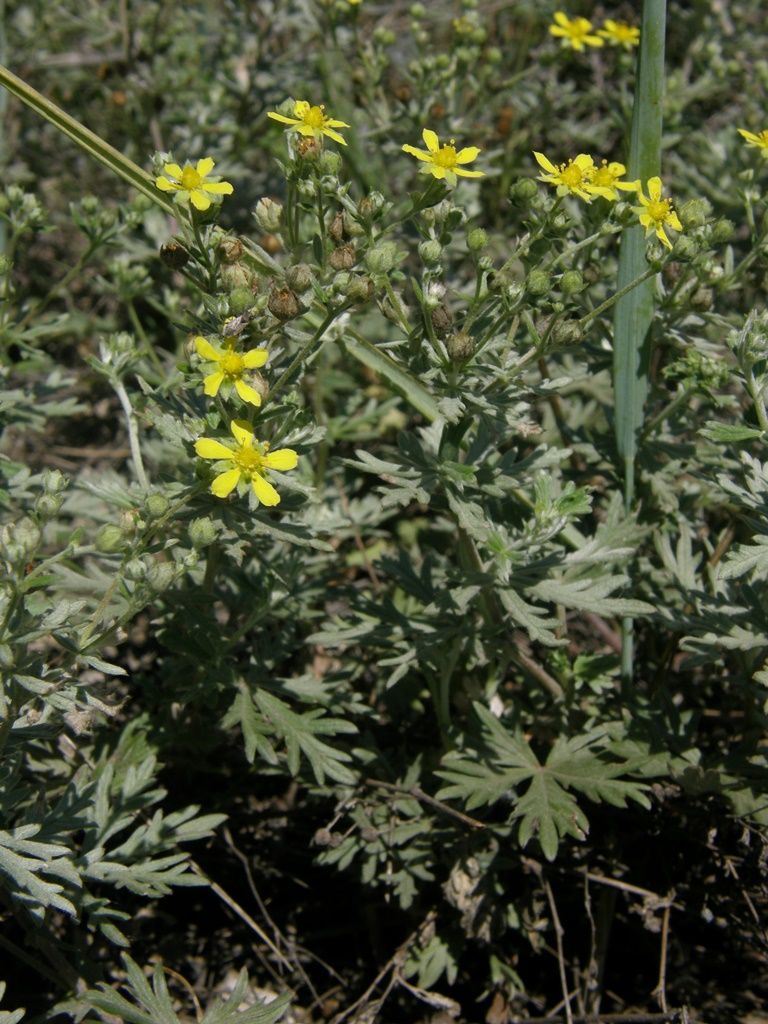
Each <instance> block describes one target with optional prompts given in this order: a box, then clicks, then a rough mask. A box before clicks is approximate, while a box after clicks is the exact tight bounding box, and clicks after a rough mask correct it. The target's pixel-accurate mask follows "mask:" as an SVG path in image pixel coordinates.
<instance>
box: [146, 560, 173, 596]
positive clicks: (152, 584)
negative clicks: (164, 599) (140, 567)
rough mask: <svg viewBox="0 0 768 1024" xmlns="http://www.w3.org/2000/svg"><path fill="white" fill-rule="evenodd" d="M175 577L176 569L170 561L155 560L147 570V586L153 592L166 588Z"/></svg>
mask: <svg viewBox="0 0 768 1024" xmlns="http://www.w3.org/2000/svg"><path fill="white" fill-rule="evenodd" d="M175 578H176V571H175V569H174V567H173V565H172V564H171V563H170V562H155V563H154V565H150V567H149V569H148V570H147V586H148V587H149V589H150V590H154V591H155V593H160V592H161V591H163V590H167V589H168V587H170V586H171V584H172V583H173V581H174V579H175Z"/></svg>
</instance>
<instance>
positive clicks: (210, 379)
mask: <svg viewBox="0 0 768 1024" xmlns="http://www.w3.org/2000/svg"><path fill="white" fill-rule="evenodd" d="M195 349H196V350H197V354H198V355H199V356H200V358H201V359H204V360H205V361H206V362H207V363H211V364H213V367H214V369H213V372H212V373H210V374H208V376H207V377H204V378H203V388H204V390H205V393H206V395H210V396H211V398H213V397H214V396H215V395H217V394H218V393H219V388H220V387H221V385H222V384H224V383H225V382H226V384H227V385H229V386H230V387H232V386H233V385H234V388H235V391H237V393H238V395H239V396H240V397H241V398H242V400H243V401H244V402H250V403H251V405H257V406H258V405H261V396H260V395H259V393H258V391H256V390H255V389H254V388H252V387H251V386H250V385H249V384H246V383H245V381H244V380H243V375H244V373H245V371H246V370H255V369H256V368H257V367H259V366H263V365H264V363H266V361H267V359H268V358H269V352H267V350H266V349H265V348H252V349H251V350H250V351H249V352H243V354H242V355H241V354H240V353H239V352H236V351H235V343H234V339H229V340H228V342H227V345H226V346H225V348H217V347H216V346H214V345H212V344H211V343H210V341H206V340H205V338H201V337H197V338H195Z"/></svg>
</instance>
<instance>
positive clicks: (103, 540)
mask: <svg viewBox="0 0 768 1024" xmlns="http://www.w3.org/2000/svg"><path fill="white" fill-rule="evenodd" d="M95 544H96V550H97V551H101V553H102V554H104V555H114V554H115V553H116V552H118V551H122V550H123V549H124V548H125V532H124V531H123V530H121V529H120V527H119V526H117V525H116V524H115V523H105V525H104V526H102V528H101V529H100V530H99V532H98V533H97V534H96V541H95Z"/></svg>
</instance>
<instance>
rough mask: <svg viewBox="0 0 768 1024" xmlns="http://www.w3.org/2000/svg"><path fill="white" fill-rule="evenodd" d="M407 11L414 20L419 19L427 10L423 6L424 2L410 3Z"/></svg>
mask: <svg viewBox="0 0 768 1024" xmlns="http://www.w3.org/2000/svg"><path fill="white" fill-rule="evenodd" d="M408 13H409V14H410V16H411V17H412V18H413V19H414V21H419V20H420V19H421V18H423V17H424V15H425V14H426V13H427V11H426V8H425V7H424V4H411V6H410V8H409V10H408Z"/></svg>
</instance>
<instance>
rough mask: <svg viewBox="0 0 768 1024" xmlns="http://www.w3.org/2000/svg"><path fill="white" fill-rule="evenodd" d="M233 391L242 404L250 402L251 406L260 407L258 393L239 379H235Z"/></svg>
mask: <svg viewBox="0 0 768 1024" xmlns="http://www.w3.org/2000/svg"><path fill="white" fill-rule="evenodd" d="M235 391H236V392H237V393H238V395H240V397H241V398H242V400H243V401H244V402H250V403H251V405H257V406H258V405H261V395H260V394H259V392H258V391H255V390H254V389H253V388H252V387H250V385H248V384H246V383H245V381H244V380H242V379H241V378H240V377H237V378H235Z"/></svg>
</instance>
